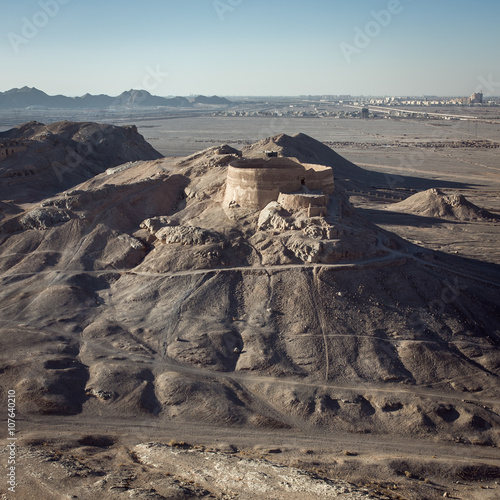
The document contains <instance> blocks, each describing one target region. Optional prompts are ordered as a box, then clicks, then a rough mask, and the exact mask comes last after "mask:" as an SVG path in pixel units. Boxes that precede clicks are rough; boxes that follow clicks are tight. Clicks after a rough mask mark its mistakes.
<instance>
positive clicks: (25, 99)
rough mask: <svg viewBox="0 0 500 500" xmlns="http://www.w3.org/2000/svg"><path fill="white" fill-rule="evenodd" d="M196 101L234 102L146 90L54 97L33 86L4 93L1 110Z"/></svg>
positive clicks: (183, 104) (170, 104)
mask: <svg viewBox="0 0 500 500" xmlns="http://www.w3.org/2000/svg"><path fill="white" fill-rule="evenodd" d="M196 104H212V105H227V104H231V101H230V100H228V99H225V98H223V97H218V96H212V97H206V96H198V97H196V98H195V99H194V100H193V101H190V100H189V99H187V98H186V97H173V98H166V97H159V96H154V95H152V94H150V93H149V92H147V91H146V90H128V91H126V92H123V93H121V94H120V95H119V96H117V97H112V96H109V95H106V94H100V95H92V94H85V95H84V96H82V97H67V96H64V95H55V96H51V95H48V94H46V93H45V92H42V91H41V90H38V89H36V88H34V87H33V88H31V87H23V88H21V89H11V90H7V91H6V92H0V109H16V108H17V109H25V108H31V107H35V108H61V109H96V108H98V109H105V108H122V107H127V108H128V107H158V106H168V107H175V108H181V107H182V108H187V107H192V106H193V105H196Z"/></svg>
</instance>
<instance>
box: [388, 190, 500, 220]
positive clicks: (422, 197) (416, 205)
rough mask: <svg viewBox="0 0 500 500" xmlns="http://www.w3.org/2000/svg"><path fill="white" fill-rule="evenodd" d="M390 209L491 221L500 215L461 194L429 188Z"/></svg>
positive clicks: (445, 217) (425, 214)
mask: <svg viewBox="0 0 500 500" xmlns="http://www.w3.org/2000/svg"><path fill="white" fill-rule="evenodd" d="M388 210H391V211H394V212H404V213H410V214H415V215H422V216H425V217H437V218H444V219H454V220H460V221H491V220H498V219H500V217H499V216H498V215H495V214H493V213H491V212H488V211H487V210H485V209H483V208H480V207H478V206H476V205H474V204H473V203H471V202H470V201H468V200H467V199H466V198H465V197H464V196H463V195H461V194H450V195H447V194H444V193H443V192H442V191H440V190H439V189H428V190H427V191H422V192H421V193H417V194H414V195H413V196H410V197H409V198H407V199H406V200H404V201H402V202H400V203H394V204H392V205H391V206H390V207H388Z"/></svg>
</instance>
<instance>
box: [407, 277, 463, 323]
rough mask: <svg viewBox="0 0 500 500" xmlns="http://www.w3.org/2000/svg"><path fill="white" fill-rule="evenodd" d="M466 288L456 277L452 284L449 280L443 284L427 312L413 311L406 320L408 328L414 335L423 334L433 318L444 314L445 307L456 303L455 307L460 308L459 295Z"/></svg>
mask: <svg viewBox="0 0 500 500" xmlns="http://www.w3.org/2000/svg"><path fill="white" fill-rule="evenodd" d="M466 289H467V287H466V286H464V285H463V284H461V283H460V282H459V280H458V278H457V277H455V279H454V280H453V283H452V282H451V281H449V280H446V281H445V282H444V287H443V289H442V290H441V294H440V295H439V297H438V298H436V299H434V300H433V301H432V302H430V303H429V306H428V307H429V310H428V311H426V312H424V313H420V312H418V311H415V312H414V313H413V314H411V315H410V317H409V318H408V324H409V326H410V327H411V328H412V329H413V330H414V331H415V332H416V333H423V332H425V330H427V329H428V328H429V327H430V325H431V324H432V323H433V316H441V315H442V314H444V313H445V312H446V306H447V305H449V304H453V303H455V302H457V304H456V306H458V307H460V303H459V299H460V294H461V292H462V291H463V290H466Z"/></svg>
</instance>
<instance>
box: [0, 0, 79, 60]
mask: <svg viewBox="0 0 500 500" xmlns="http://www.w3.org/2000/svg"><path fill="white" fill-rule="evenodd" d="M70 2H71V0H40V1H39V2H38V6H39V7H40V10H37V11H36V12H35V13H34V14H33V15H32V16H31V19H29V18H27V17H23V18H21V23H22V26H21V31H20V34H19V33H14V32H13V31H11V32H10V33H9V34H8V35H7V39H8V40H9V42H10V45H11V47H12V49H13V50H14V52H15V53H16V54H18V53H19V52H20V50H21V47H23V46H25V45H27V44H28V43H29V42H30V41H31V40H33V38H35V37H36V36H37V35H38V33H40V30H42V29H43V28H45V27H46V26H47V25H48V24H49V22H50V20H51V19H54V18H55V17H56V16H57V15H58V14H59V12H60V10H61V6H62V5H67V4H69V3H70Z"/></svg>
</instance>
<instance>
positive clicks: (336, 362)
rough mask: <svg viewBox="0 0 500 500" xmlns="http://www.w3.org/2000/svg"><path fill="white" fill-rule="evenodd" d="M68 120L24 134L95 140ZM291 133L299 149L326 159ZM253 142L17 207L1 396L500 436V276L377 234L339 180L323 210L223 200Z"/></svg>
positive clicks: (28, 406) (64, 406) (491, 440)
mask: <svg viewBox="0 0 500 500" xmlns="http://www.w3.org/2000/svg"><path fill="white" fill-rule="evenodd" d="M58 127H61V128H60V129H59V128H58ZM71 127H72V126H70V125H61V124H59V125H53V126H49V127H43V126H41V125H39V124H29V125H25V126H24V127H23V129H22V130H19V131H18V132H11V133H10V135H11V136H17V135H16V134H18V135H21V134H23V136H24V135H27V136H28V137H30V138H31V139H32V140H34V141H37V138H38V137H40V134H46V133H48V132H50V133H52V134H53V135H55V136H56V137H58V138H61V139H58V140H64V141H72V140H76V139H75V137H76V138H80V139H81V140H83V139H84V138H85V137H88V135H85V134H86V132H85V130H86V127H85V126H83V125H82V126H79V127H76V125H75V126H74V127H75V128H74V129H73V128H71ZM90 130H94V129H93V128H91V129H90ZM131 132H132V131H130V130H129V131H127V130H123V129H120V130H118V132H117V133H118V134H125V136H127V134H128V133H131ZM49 137H50V135H49ZM118 137H119V138H122V137H123V135H119V136H118ZM133 137H135V133H134V134H133ZM282 140H283V136H280V137H277V138H273V139H272V141H271V142H272V143H274V144H279V143H280V141H282ZM49 141H50V140H49ZM286 141H287V142H288V145H287V148H289V149H287V151H293V154H294V156H297V154H298V153H299V152H300V154H301V159H302V161H305V160H307V161H308V162H309V163H314V162H315V161H316V162H317V161H319V160H323V159H325V158H324V156H326V154H327V153H328V152H327V149H328V148H326V147H325V148H326V149H323V148H321V149H320V150H319V151H317V150H311V151H309V150H308V149H307V144H313V143H312V142H311V141H312V140H310V138H308V139H307V140H304V138H303V137H301V136H298V137H296V138H295V139H291V138H286ZM117 142H119V141H118V140H117ZM268 142H269V141H268ZM49 144H51V143H50V142H49ZM125 147H126V146H124V149H125ZM260 148H262V144H257V145H255V147H254V149H255V150H257V149H260ZM47 149H48V150H49V147H48V146H47ZM100 151H101V149H97V150H96V153H95V154H96V155H97V153H98V152H100ZM104 151H107V148H104ZM148 154H151V156H153V157H154V156H156V155H155V152H154V151H149V152H148ZM237 154H238V152H237V151H236V150H233V149H232V148H229V147H227V146H222V147H220V148H210V149H208V150H205V151H202V152H200V153H198V154H195V155H192V156H191V157H188V158H184V159H181V160H178V159H159V160H154V161H149V162H142V163H140V164H134V163H132V164H131V163H129V164H126V165H124V166H122V167H118V168H113V169H111V170H108V171H107V172H103V173H98V174H97V175H93V176H92V178H90V179H89V180H87V181H85V182H83V183H81V184H79V185H78V186H76V187H74V188H71V189H68V190H66V191H61V192H60V193H57V194H55V196H52V197H49V198H46V199H44V200H43V201H41V202H39V203H32V204H30V205H23V206H22V207H19V206H18V207H17V209H16V210H11V211H10V212H7V213H6V214H5V216H4V219H3V220H2V221H1V222H0V224H1V226H0V250H1V254H0V279H1V280H2V288H1V299H2V301H1V311H2V312H1V319H2V322H1V325H0V344H1V349H0V352H1V355H0V356H1V357H0V374H1V375H0V384H1V385H0V388H1V393H2V397H4V396H5V392H6V391H7V390H8V389H12V388H14V389H15V390H16V391H17V394H18V403H19V411H21V412H22V414H23V415H26V416H29V415H40V414H42V415H47V414H52V415H74V414H82V415H87V416H90V415H94V416H96V417H97V416H98V415H99V418H107V417H111V416H120V417H123V416H130V417H132V416H135V417H140V418H144V419H146V420H148V419H149V420H151V421H154V422H157V421H164V422H168V421H170V420H173V419H174V420H182V421H197V422H205V423H214V424H218V425H219V424H223V425H246V426H250V427H252V428H255V429H258V428H275V429H303V428H311V429H312V428H323V429H325V431H326V430H328V432H330V431H334V430H337V431H347V432H354V433H381V434H392V435H394V434H399V435H403V436H422V437H432V438H435V439H439V440H447V441H457V440H458V441H461V442H465V443H474V444H484V445H489V444H495V445H498V444H499V443H500V436H499V434H498V426H499V424H500V416H499V414H500V406H499V403H498V395H499V394H498V387H499V386H498V377H499V374H500V352H499V349H498V348H499V344H500V319H499V318H498V314H497V312H496V311H497V305H498V303H500V287H499V285H498V283H499V280H498V276H497V275H495V272H492V273H490V275H489V277H488V279H486V278H484V277H481V276H478V274H477V267H476V268H474V267H471V266H470V265H469V264H468V263H467V262H465V261H462V260H461V259H459V258H445V257H443V256H439V255H437V254H434V253H432V252H426V251H423V250H422V249H419V248H418V247H415V246H412V245H410V244H408V243H406V242H405V241H404V240H401V239H399V238H397V237H394V236H392V235H391V234H390V233H387V232H384V231H382V230H380V229H379V228H377V227H376V226H373V225H371V224H369V223H368V222H366V221H365V220H364V219H363V217H361V216H360V215H359V214H358V213H357V212H356V211H355V210H354V209H353V208H352V207H351V206H350V205H349V203H348V201H347V200H346V198H345V196H344V195H343V194H342V191H341V189H339V190H338V192H337V194H336V195H335V196H334V197H332V200H331V204H330V206H329V214H328V215H327V216H326V217H316V218H311V219H309V220H299V219H297V217H295V216H293V214H288V215H287V214H285V215H283V213H281V215H280V210H279V207H278V211H277V213H276V212H273V214H272V216H271V217H267V216H266V215H265V214H264V216H263V215H262V213H261V212H247V211H245V210H239V209H229V208H224V207H223V206H222V204H221V202H222V199H223V196H224V187H225V174H226V170H227V165H228V163H229V162H230V161H231V160H232V159H233V158H236V157H237ZM328 155H330V156H331V158H336V156H335V153H334V152H331V153H328ZM96 157H97V156H96ZM127 159H130V158H127ZM339 161H340V160H339ZM106 163H107V166H106V168H109V167H110V166H111V165H110V163H108V162H107V161H106ZM113 163H114V164H117V163H118V160H116V161H114V162H113ZM89 168H90V167H89ZM99 168H100V169H101V171H102V169H103V166H100V167H99ZM96 169H97V167H96ZM96 173H97V172H96V171H94V170H92V171H88V174H89V175H91V174H96ZM80 175H81V174H80ZM83 175H85V174H83ZM71 179H72V180H73V179H74V177H72V178H71ZM40 182H43V181H40ZM271 208H272V207H267V208H266V209H265V210H268V212H269V210H270V209H271ZM275 208H276V207H275ZM268 215H269V214H268ZM273 217H274V218H273ZM280 217H281V219H280ZM262 220H266V221H267V223H266V224H262ZM259 221H260V223H259ZM273 221H274V222H273ZM276 221H277V222H276ZM456 269H460V272H459V273H457V272H456ZM496 272H498V271H496Z"/></svg>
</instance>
